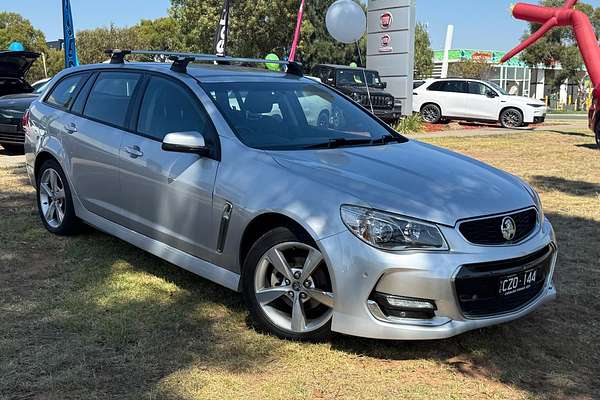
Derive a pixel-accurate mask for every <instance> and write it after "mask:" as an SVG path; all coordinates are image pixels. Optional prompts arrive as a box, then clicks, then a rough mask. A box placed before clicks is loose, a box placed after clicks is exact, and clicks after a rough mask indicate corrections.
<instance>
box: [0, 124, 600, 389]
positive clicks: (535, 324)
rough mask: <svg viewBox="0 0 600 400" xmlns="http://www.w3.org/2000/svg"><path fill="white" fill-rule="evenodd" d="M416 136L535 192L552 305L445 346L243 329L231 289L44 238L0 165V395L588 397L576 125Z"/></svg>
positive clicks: (594, 219)
mask: <svg viewBox="0 0 600 400" xmlns="http://www.w3.org/2000/svg"><path fill="white" fill-rule="evenodd" d="M428 141H430V142H432V143H434V144H436V145H441V146H446V147H449V148H451V149H454V150H457V151H459V152H463V153H466V154H468V155H471V156H474V157H477V158H479V159H482V160H484V161H486V162H488V163H491V164H493V165H495V166H497V167H500V168H503V169H505V170H508V171H510V172H512V173H515V174H518V175H520V176H522V177H524V178H525V179H527V180H528V181H529V182H531V183H532V184H533V185H534V186H535V187H536V188H537V189H538V190H539V191H540V193H541V196H542V200H543V202H544V205H545V209H546V213H547V215H548V217H549V218H550V219H551V220H552V222H553V223H554V226H555V228H556V231H557V233H558V240H559V247H560V258H559V264H558V268H557V270H556V284H557V288H558V291H559V299H558V300H557V301H556V302H554V303H552V304H550V305H547V306H545V307H544V308H542V309H541V310H539V311H538V312H536V313H534V314H532V315H530V316H528V317H526V318H524V319H522V320H519V321H516V322H513V323H510V324H507V325H502V326H497V327H492V328H488V329H483V330H478V331H474V332H470V333H467V334H464V335H462V336H459V337H457V338H453V339H449V340H442V341H435V342H416V343H413V342H384V341H374V340H365V339H358V338H351V337H340V336H338V337H336V338H334V339H333V340H332V341H331V342H328V343H325V344H300V343H292V342H286V341H282V340H278V339H275V338H273V337H268V336H265V335H262V334H259V333H257V332H255V331H254V330H252V329H251V328H249V326H248V323H247V313H246V311H245V309H244V306H243V304H242V302H241V299H240V297H239V296H238V295H237V294H235V293H232V292H229V291H227V290H226V289H223V288H221V287H219V286H217V285H215V284H212V283H210V282H207V281H205V280H203V279H201V278H198V277H196V276H194V275H192V274H190V273H187V272H185V271H183V270H180V269H178V268H176V267H174V266H172V265H170V264H168V263H165V262H163V261H161V260H159V259H157V258H155V257H153V256H150V255H148V254H146V253H144V252H142V251H140V250H138V249H136V248H134V247H132V246H130V245H128V244H126V243H124V242H121V241H119V240H117V239H114V238H112V237H108V236H106V235H104V234H102V233H99V232H95V231H93V230H90V231H89V232H88V233H86V234H83V235H81V236H78V237H75V238H68V239H65V238H57V237H53V236H51V235H50V234H48V233H46V231H45V230H44V229H43V227H42V225H41V223H40V221H39V220H38V216H37V211H36V206H35V201H34V192H33V190H32V189H31V188H30V187H29V186H28V185H27V181H26V176H25V170H24V168H23V167H20V166H19V167H7V166H4V167H0V204H1V208H0V243H1V245H0V399H72V398H77V399H79V398H85V399H106V398H119V399H121V398H123V399H128V398H129V399H162V398H165V399H254V398H256V399H285V400H292V399H307V398H310V399H593V398H600V333H599V332H600V322H599V321H600V261H599V260H600V246H599V242H600V152H599V151H597V150H594V149H593V148H592V143H593V138H592V137H591V135H590V134H588V133H587V132H586V131H583V130H581V131H568V130H566V131H562V132H558V131H557V132H538V133H530V132H528V133H520V134H514V135H502V136H493V137H479V138H454V139H453V138H443V139H441V138H439V139H431V140H428ZM0 157H7V156H0ZM0 164H1V163H0Z"/></svg>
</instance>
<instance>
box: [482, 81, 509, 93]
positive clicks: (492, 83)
mask: <svg viewBox="0 0 600 400" xmlns="http://www.w3.org/2000/svg"><path fill="white" fill-rule="evenodd" d="M487 84H488V85H490V86H491V87H493V88H494V89H496V90H497V91H498V92H500V94H502V95H504V96H508V93H507V92H506V90H504V89H502V87H501V86H500V85H498V84H497V83H494V82H487Z"/></svg>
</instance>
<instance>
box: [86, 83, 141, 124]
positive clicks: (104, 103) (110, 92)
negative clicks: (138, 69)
mask: <svg viewBox="0 0 600 400" xmlns="http://www.w3.org/2000/svg"><path fill="white" fill-rule="evenodd" d="M140 79H141V75H140V74H134V73H127V72H102V73H101V74H100V75H99V76H98V79H97V80H96V83H95V84H94V87H93V88H92V90H91V92H90V95H89V97H88V99H87V103H86V104H85V109H84V111H83V115H85V116H86V117H89V118H93V119H95V120H98V121H100V122H105V123H107V124H111V125H116V126H119V127H125V121H126V118H127V110H128V108H129V104H130V102H131V98H132V97H133V93H134V91H135V88H136V87H137V85H138V83H139V81H140Z"/></svg>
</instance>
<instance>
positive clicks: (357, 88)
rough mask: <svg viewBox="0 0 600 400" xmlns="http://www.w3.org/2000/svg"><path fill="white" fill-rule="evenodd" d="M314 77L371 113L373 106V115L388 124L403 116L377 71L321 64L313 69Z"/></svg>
mask: <svg viewBox="0 0 600 400" xmlns="http://www.w3.org/2000/svg"><path fill="white" fill-rule="evenodd" d="M312 75H313V76H315V77H317V78H319V79H320V80H321V82H323V83H324V84H326V85H329V86H331V87H334V88H336V89H337V90H339V91H340V92H342V93H344V94H345V95H347V96H349V97H350V98H352V100H354V101H356V102H357V103H359V104H360V105H361V106H363V107H364V108H366V109H367V110H369V111H371V104H372V105H373V109H372V111H373V113H374V114H375V115H376V116H377V117H379V118H381V119H382V120H384V121H386V122H393V121H396V120H397V119H398V118H400V117H401V115H402V108H401V107H400V106H399V105H396V104H395V102H394V96H392V95H391V94H389V93H387V92H386V91H385V88H386V87H387V84H386V83H385V82H382V81H381V78H380V77H379V72H377V71H374V70H368V69H364V68H352V67H348V66H344V65H331V64H320V65H317V66H315V67H314V68H313V70H312ZM365 81H366V82H367V85H368V89H369V90H368V92H367V85H365ZM369 97H370V102H369Z"/></svg>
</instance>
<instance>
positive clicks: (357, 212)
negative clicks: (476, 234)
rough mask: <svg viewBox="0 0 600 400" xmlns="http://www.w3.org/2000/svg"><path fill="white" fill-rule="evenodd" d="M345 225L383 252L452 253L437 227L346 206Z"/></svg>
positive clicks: (342, 213) (342, 210)
mask: <svg viewBox="0 0 600 400" xmlns="http://www.w3.org/2000/svg"><path fill="white" fill-rule="evenodd" d="M341 216H342V221H344V224H345V225H346V226H347V227H348V229H350V232H352V233H353V234H354V235H356V237H358V238H359V239H361V240H363V241H364V242H366V243H368V244H370V245H371V246H373V247H376V248H378V249H381V250H389V251H397V250H414V249H419V250H448V244H447V243H446V240H445V239H444V236H443V235H442V232H440V229H439V228H438V227H437V226H436V225H434V224H430V223H427V222H423V221H416V220H413V219H411V218H406V217H402V216H399V215H394V214H389V213H384V212H381V211H375V210H372V209H369V208H363V207H356V206H347V205H346V206H342V207H341Z"/></svg>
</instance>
